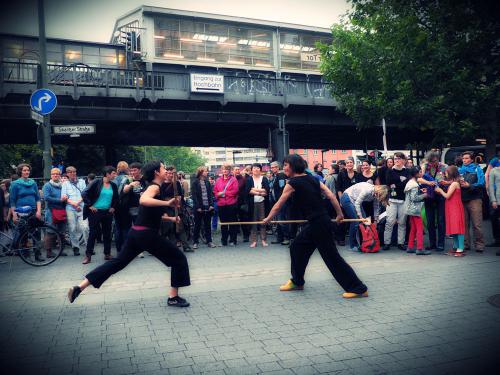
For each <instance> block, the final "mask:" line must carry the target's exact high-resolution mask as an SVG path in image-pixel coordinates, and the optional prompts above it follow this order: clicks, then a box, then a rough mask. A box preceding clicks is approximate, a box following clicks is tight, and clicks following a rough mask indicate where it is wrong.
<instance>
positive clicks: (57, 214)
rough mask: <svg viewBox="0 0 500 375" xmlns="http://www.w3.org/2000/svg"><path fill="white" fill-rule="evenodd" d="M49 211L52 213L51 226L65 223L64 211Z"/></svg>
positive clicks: (55, 209) (57, 209)
mask: <svg viewBox="0 0 500 375" xmlns="http://www.w3.org/2000/svg"><path fill="white" fill-rule="evenodd" d="M50 211H51V213H52V223H53V224H59V223H65V222H66V220H67V216H66V210H65V209H64V208H52V209H51V210H50Z"/></svg>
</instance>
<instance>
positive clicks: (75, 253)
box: [73, 247, 80, 257]
mask: <svg viewBox="0 0 500 375" xmlns="http://www.w3.org/2000/svg"><path fill="white" fill-rule="evenodd" d="M73 254H74V255H75V257H77V256H79V255H80V249H79V248H77V247H74V248H73Z"/></svg>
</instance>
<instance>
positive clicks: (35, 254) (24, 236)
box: [0, 206, 63, 267]
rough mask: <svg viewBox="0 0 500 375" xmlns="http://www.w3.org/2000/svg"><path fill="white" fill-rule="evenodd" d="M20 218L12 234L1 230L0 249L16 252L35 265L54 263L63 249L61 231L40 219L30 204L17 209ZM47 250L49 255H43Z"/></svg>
mask: <svg viewBox="0 0 500 375" xmlns="http://www.w3.org/2000/svg"><path fill="white" fill-rule="evenodd" d="M15 211H16V213H17V216H18V220H17V223H16V224H15V225H14V227H13V229H12V235H9V234H7V233H4V232H0V240H2V241H0V250H1V251H2V252H3V254H4V255H9V256H13V255H15V254H16V253H17V254H18V255H19V257H20V258H21V259H22V260H23V261H24V262H25V263H27V264H29V265H31V266H35V267H40V266H47V265H49V264H51V263H53V262H54V261H55V260H56V259H57V258H59V256H60V255H61V253H62V251H63V237H62V236H61V234H60V233H59V231H58V230H57V229H56V228H55V227H53V226H51V225H47V224H45V223H43V222H42V221H40V220H38V219H37V218H36V217H35V215H34V213H33V209H32V208H31V207H29V206H24V207H18V208H16V209H15ZM42 250H46V251H47V254H46V255H47V257H46V258H44V257H43V256H42Z"/></svg>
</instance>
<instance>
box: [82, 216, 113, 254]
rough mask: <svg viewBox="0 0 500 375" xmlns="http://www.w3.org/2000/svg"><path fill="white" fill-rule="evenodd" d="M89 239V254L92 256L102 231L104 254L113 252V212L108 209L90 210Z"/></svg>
mask: <svg viewBox="0 0 500 375" xmlns="http://www.w3.org/2000/svg"><path fill="white" fill-rule="evenodd" d="M88 219H89V239H88V241H87V250H86V251H85V253H86V254H87V256H92V252H93V251H94V245H95V240H96V238H97V235H98V234H99V230H101V232H102V240H103V243H104V254H105V255H109V254H111V227H112V226H113V214H111V213H110V212H109V211H108V210H97V212H89V216H88Z"/></svg>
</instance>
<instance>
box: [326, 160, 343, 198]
mask: <svg viewBox="0 0 500 375" xmlns="http://www.w3.org/2000/svg"><path fill="white" fill-rule="evenodd" d="M339 172H340V168H339V165H338V164H335V163H332V164H331V165H330V168H329V169H328V176H327V177H326V179H325V185H326V187H327V188H328V189H329V190H330V191H331V192H332V193H333V194H335V196H337V189H336V186H337V179H338V177H339Z"/></svg>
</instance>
